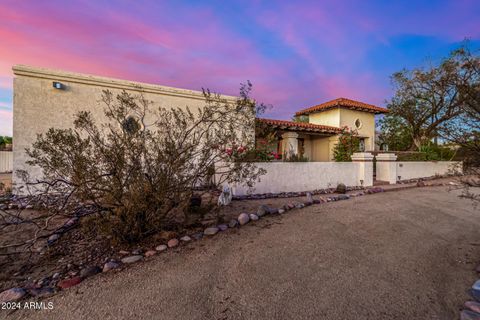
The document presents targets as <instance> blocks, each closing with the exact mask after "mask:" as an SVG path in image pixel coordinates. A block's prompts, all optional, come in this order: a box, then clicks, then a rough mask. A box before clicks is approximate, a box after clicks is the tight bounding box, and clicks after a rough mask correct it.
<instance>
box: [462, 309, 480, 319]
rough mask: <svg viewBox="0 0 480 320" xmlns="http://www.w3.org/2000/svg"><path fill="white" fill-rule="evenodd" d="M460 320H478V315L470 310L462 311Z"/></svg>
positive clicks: (479, 317)
mask: <svg viewBox="0 0 480 320" xmlns="http://www.w3.org/2000/svg"><path fill="white" fill-rule="evenodd" d="M460 320H480V314H478V313H476V312H473V311H471V310H462V312H461V313H460Z"/></svg>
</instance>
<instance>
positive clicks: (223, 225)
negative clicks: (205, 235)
mask: <svg viewBox="0 0 480 320" xmlns="http://www.w3.org/2000/svg"><path fill="white" fill-rule="evenodd" d="M218 229H220V231H225V230H227V229H228V226H227V225H226V224H219V225H218Z"/></svg>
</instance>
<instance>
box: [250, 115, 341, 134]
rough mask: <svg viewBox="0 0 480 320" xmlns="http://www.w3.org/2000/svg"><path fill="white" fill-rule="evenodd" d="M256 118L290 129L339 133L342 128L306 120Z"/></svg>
mask: <svg viewBox="0 0 480 320" xmlns="http://www.w3.org/2000/svg"><path fill="white" fill-rule="evenodd" d="M257 120H258V121H260V122H263V123H266V124H269V125H275V126H286V127H291V128H292V129H295V128H299V129H312V130H315V131H321V132H329V133H339V132H341V131H342V129H340V128H337V127H331V126H324V125H321V124H313V123H307V122H295V121H287V120H275V119H265V118H257Z"/></svg>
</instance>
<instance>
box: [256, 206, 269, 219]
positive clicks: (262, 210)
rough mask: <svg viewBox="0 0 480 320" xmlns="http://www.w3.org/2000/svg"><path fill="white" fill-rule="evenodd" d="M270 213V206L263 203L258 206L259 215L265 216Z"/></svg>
mask: <svg viewBox="0 0 480 320" xmlns="http://www.w3.org/2000/svg"><path fill="white" fill-rule="evenodd" d="M268 213H270V212H269V208H268V206H266V205H264V204H262V205H261V206H259V207H258V208H257V216H259V217H263V216H264V215H266V214H268Z"/></svg>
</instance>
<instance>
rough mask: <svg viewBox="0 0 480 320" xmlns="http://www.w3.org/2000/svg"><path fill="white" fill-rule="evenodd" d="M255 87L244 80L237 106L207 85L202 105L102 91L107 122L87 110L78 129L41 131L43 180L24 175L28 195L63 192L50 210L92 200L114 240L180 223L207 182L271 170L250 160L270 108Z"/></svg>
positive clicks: (32, 151)
mask: <svg viewBox="0 0 480 320" xmlns="http://www.w3.org/2000/svg"><path fill="white" fill-rule="evenodd" d="M140 89H141V88H139V90H140ZM250 89H251V85H250V84H248V85H245V86H242V88H241V91H240V97H239V98H238V99H237V100H236V102H235V103H232V102H229V101H227V100H225V99H222V98H221V97H220V96H219V95H215V94H212V93H210V92H208V91H205V92H204V96H205V105H204V106H203V107H202V108H200V109H199V110H198V112H197V111H195V112H193V111H191V110H190V109H189V108H186V109H185V108H184V109H182V108H171V109H166V108H163V107H157V108H153V106H152V103H151V102H150V101H147V100H146V99H145V98H144V97H143V95H142V94H139V95H132V94H130V93H127V92H125V91H124V92H122V93H120V94H118V95H114V94H112V93H111V92H109V91H104V92H103V103H104V104H105V116H106V119H107V121H106V122H105V123H101V124H100V123H97V121H96V120H95V119H94V118H93V116H92V114H91V113H90V112H86V111H84V112H79V113H78V114H77V115H76V117H75V121H74V125H73V127H72V128H70V129H56V128H51V129H49V130H48V132H46V133H45V134H40V135H38V137H37V140H36V141H35V142H34V143H33V145H32V147H31V148H29V149H27V155H28V156H29V157H30V159H29V160H28V162H27V163H28V164H29V165H31V166H35V167H39V168H41V169H42V172H43V177H42V179H40V180H37V181H32V180H31V179H30V178H29V177H28V174H27V173H26V172H21V175H22V176H23V178H24V180H25V183H26V185H27V187H28V190H29V192H33V193H35V194H37V195H38V194H41V195H46V196H49V197H53V198H54V199H55V200H54V201H47V202H46V206H47V208H48V210H49V212H51V214H57V213H59V212H62V214H65V212H67V213H71V212H72V213H73V212H78V210H77V209H76V208H78V207H79V206H83V205H85V204H88V205H89V208H91V209H90V211H89V213H90V214H93V215H95V217H96V218H95V224H94V225H95V226H96V228H97V229H98V230H100V231H102V232H105V233H107V234H109V235H111V236H113V239H115V240H116V241H120V242H135V241H138V240H140V239H142V238H143V237H145V236H148V235H149V234H151V233H154V232H157V231H159V230H161V229H162V228H165V227H168V226H172V225H182V224H183V223H184V222H185V221H187V220H188V219H187V218H188V217H187V216H188V214H189V212H190V210H189V209H188V208H189V204H190V199H191V197H192V195H193V194H194V192H198V190H199V188H201V187H202V186H205V185H208V186H216V187H218V186H220V185H222V184H223V183H242V184H246V185H249V186H252V185H253V184H254V183H255V181H256V180H257V178H258V177H259V175H261V174H262V173H263V171H262V170H261V169H258V168H256V167H255V166H254V164H253V163H251V162H245V161H242V160H243V159H244V157H245V155H246V153H247V151H248V150H250V149H254V148H255V143H254V141H255V140H254V139H255V137H254V132H253V128H254V126H255V116H256V113H257V112H261V110H262V108H263V106H262V105H260V106H257V105H256V104H255V101H254V100H252V99H250V98H249V96H248V94H249V92H250ZM147 119H148V120H147ZM195 190H197V191H195Z"/></svg>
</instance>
